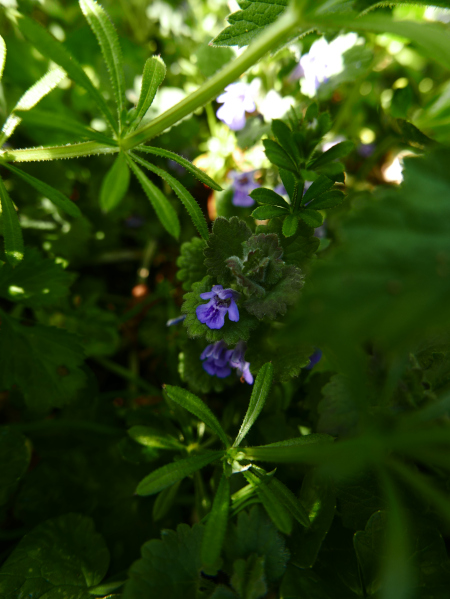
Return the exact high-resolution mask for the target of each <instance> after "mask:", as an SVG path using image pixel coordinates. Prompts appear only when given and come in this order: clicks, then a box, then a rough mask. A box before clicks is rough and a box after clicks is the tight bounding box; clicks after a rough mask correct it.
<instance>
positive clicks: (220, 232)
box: [205, 216, 252, 291]
mask: <svg viewBox="0 0 450 599" xmlns="http://www.w3.org/2000/svg"><path fill="white" fill-rule="evenodd" d="M251 234H252V232H251V231H250V229H249V228H248V227H247V225H246V224H245V222H244V221H243V220H240V219H239V218H238V217H237V216H233V217H232V218H230V220H227V219H225V218H221V217H219V218H216V220H215V221H214V225H213V229H212V233H211V235H210V238H209V241H208V245H207V248H206V249H205V258H206V259H205V266H206V268H207V271H208V274H209V275H211V277H214V279H215V281H216V282H215V283H214V284H216V283H219V284H220V285H224V286H225V285H228V284H230V283H231V282H232V281H233V275H232V273H231V272H230V270H229V269H228V268H227V266H226V263H225V261H226V259H227V258H230V257H231V256H238V257H239V258H240V257H241V256H242V254H243V248H242V244H243V243H244V241H247V239H248V238H249V237H250V235H251ZM208 291H210V289H208Z"/></svg>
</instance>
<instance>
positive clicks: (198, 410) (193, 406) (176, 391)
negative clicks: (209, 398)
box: [164, 385, 230, 447]
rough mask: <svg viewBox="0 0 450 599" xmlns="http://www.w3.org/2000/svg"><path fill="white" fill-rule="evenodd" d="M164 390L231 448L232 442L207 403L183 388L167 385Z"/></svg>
mask: <svg viewBox="0 0 450 599" xmlns="http://www.w3.org/2000/svg"><path fill="white" fill-rule="evenodd" d="M164 389H165V391H166V393H167V395H168V396H169V397H170V399H171V400H172V401H174V402H175V403H177V404H178V405H180V406H182V407H183V408H184V409H185V410H189V412H191V413H192V414H194V416H197V418H199V419H200V420H202V421H203V422H204V423H205V424H206V426H208V427H209V428H210V429H211V430H212V431H213V433H215V434H216V435H217V436H218V437H219V439H220V440H221V441H222V443H223V444H224V445H225V446H226V447H229V445H230V442H229V441H228V437H227V435H226V433H225V431H224V430H223V428H222V427H221V425H220V423H219V421H218V420H217V418H216V417H215V416H214V414H213V413H212V412H211V410H210V409H209V408H208V406H207V405H206V404H205V402H203V401H202V400H201V399H200V398H198V397H197V396H196V395H194V394H193V393H189V391H186V389H182V388H181V387H173V386H172V385H165V386H164Z"/></svg>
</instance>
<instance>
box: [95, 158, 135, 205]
mask: <svg viewBox="0 0 450 599" xmlns="http://www.w3.org/2000/svg"><path fill="white" fill-rule="evenodd" d="M129 184H130V169H129V168H128V164H127V159H126V158H125V155H124V154H123V153H122V152H119V154H118V156H117V158H116V159H115V161H114V163H113V165H112V167H111V168H110V169H109V171H108V172H107V173H106V175H105V177H104V179H103V182H102V187H101V189H100V206H101V208H102V210H103V211H104V212H109V211H110V210H113V209H114V208H115V207H116V206H117V205H118V204H120V202H121V201H122V200H123V198H124V197H125V194H126V193H127V191H128V186H129Z"/></svg>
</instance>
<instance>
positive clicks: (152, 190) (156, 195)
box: [127, 156, 180, 239]
mask: <svg viewBox="0 0 450 599" xmlns="http://www.w3.org/2000/svg"><path fill="white" fill-rule="evenodd" d="M127 161H128V164H129V166H130V168H131V170H132V171H133V172H134V174H135V175H136V177H137V179H138V181H139V183H140V184H141V186H142V189H143V190H144V192H145V194H146V196H147V197H148V199H149V200H150V202H151V204H152V206H153V208H154V209H155V212H156V214H157V215H158V218H159V220H160V221H161V224H162V225H163V227H164V228H165V229H166V231H167V232H168V233H170V234H171V235H173V237H175V239H178V237H179V236H180V221H179V220H178V216H177V213H176V212H175V210H174V208H173V206H172V204H171V203H170V202H169V200H168V199H167V198H166V197H165V196H164V194H163V193H162V191H161V190H160V189H159V188H158V187H156V185H154V184H153V183H152V182H151V181H150V179H148V177H146V176H145V175H144V173H143V172H142V171H141V169H140V168H139V167H138V166H137V164H135V163H134V162H133V160H132V159H131V158H130V157H129V156H127Z"/></svg>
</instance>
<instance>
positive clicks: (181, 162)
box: [135, 146, 222, 191]
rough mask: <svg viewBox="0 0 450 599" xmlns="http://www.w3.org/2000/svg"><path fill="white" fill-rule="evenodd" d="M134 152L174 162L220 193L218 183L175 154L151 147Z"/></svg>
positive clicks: (138, 148) (139, 148) (141, 147)
mask: <svg viewBox="0 0 450 599" xmlns="http://www.w3.org/2000/svg"><path fill="white" fill-rule="evenodd" d="M135 151H139V152H146V153H147V154H154V155H155V156H161V157H162V158H168V159H169V160H174V161H175V162H178V164H179V165H180V166H182V167H183V168H185V169H186V170H187V171H188V173H191V175H193V176H194V177H195V178H196V179H198V180H199V181H200V182H201V183H203V184H204V185H207V186H208V187H210V188H211V189H214V190H215V191H222V188H221V187H220V185H219V184H218V183H216V182H215V181H214V179H211V177H209V176H208V175H207V174H206V173H204V172H203V171H202V170H200V169H199V168H198V167H196V166H195V164H192V162H189V160H186V158H183V156H180V155H179V154H176V153H175V152H171V151H170V150H163V149H162V148H154V147H153V146H138V147H137V148H135Z"/></svg>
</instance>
